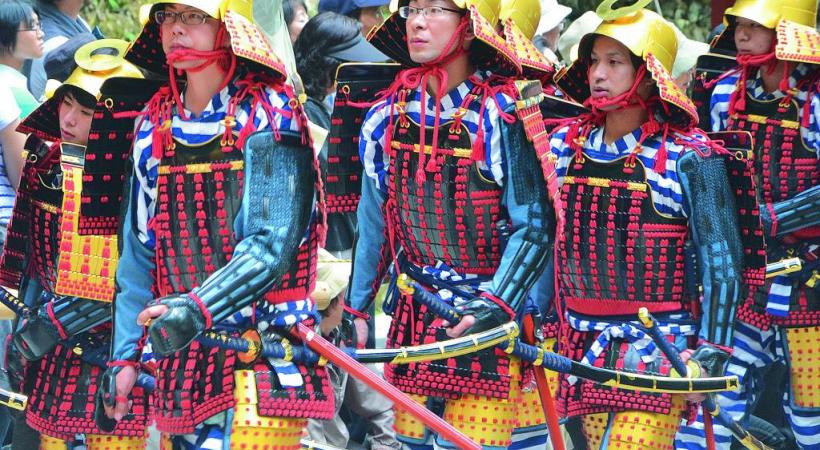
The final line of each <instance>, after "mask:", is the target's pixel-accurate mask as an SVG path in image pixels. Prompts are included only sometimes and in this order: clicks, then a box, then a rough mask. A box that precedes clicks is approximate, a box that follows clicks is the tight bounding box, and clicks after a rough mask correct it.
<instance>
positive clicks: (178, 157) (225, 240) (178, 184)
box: [152, 135, 333, 434]
mask: <svg viewBox="0 0 820 450" xmlns="http://www.w3.org/2000/svg"><path fill="white" fill-rule="evenodd" d="M220 137H221V135H220V136H216V137H215V138H214V139H213V140H212V141H210V142H208V143H205V144H203V145H200V146H196V147H191V146H186V145H184V144H182V143H181V142H178V141H174V146H173V148H170V149H167V150H166V151H165V152H164V156H163V159H162V161H161V163H160V166H159V168H158V177H157V214H156V216H155V218H154V221H153V223H152V227H153V229H154V231H155V236H156V255H157V280H156V291H157V292H156V295H157V296H158V297H159V296H165V295H169V294H174V293H183V292H189V291H191V290H192V289H193V288H194V287H196V286H199V285H200V284H201V283H202V282H203V281H204V280H205V279H206V278H208V276H210V275H211V274H212V273H213V272H215V271H216V270H218V269H220V268H221V267H223V266H224V265H225V264H226V263H227V262H228V261H229V260H230V258H231V255H232V254H233V250H234V247H235V245H236V243H237V241H236V236H235V234H234V219H235V218H236V216H237V214H238V213H239V208H240V204H241V198H242V189H243V159H242V152H241V150H240V149H238V148H230V147H229V148H227V149H224V148H223V146H222V145H221V142H220ZM318 234H319V233H318V232H317V231H316V226H315V225H312V226H311V228H310V237H309V239H307V240H306V241H305V242H304V243H302V245H301V246H300V248H299V250H298V254H297V258H296V260H295V261H294V262H293V265H292V266H291V268H290V269H289V271H288V273H287V274H286V275H285V276H284V277H283V278H282V280H281V281H280V282H279V283H278V284H277V285H276V286H275V287H274V288H273V289H271V290H270V291H269V292H268V293H267V294H266V295H265V299H266V300H267V301H268V302H270V303H282V302H285V301H289V300H302V299H305V298H308V296H309V294H310V292H311V291H312V289H313V285H314V281H315V275H316V273H315V267H316V253H317V250H318V239H319V237H318ZM240 368H242V367H240V362H239V361H238V359H237V356H236V353H235V352H234V351H232V350H226V349H221V348H215V347H213V348H212V347H206V346H203V345H201V344H199V343H198V342H194V343H192V344H191V346H190V347H188V348H186V349H183V350H181V351H179V352H177V353H175V354H174V355H172V356H170V357H168V358H165V359H162V360H160V362H159V367H158V372H159V373H158V376H157V389H156V393H155V400H156V401H155V407H156V409H155V416H156V420H157V426H158V428H159V429H160V430H161V431H163V432H168V433H174V434H186V433H191V432H193V430H194V427H195V425H196V424H198V423H201V422H202V421H203V420H205V419H207V418H208V417H210V416H212V415H214V414H216V413H219V412H221V411H224V410H226V409H228V408H231V407H233V406H234V375H233V372H234V371H235V370H237V369H240ZM249 368H253V369H254V370H255V372H256V378H257V390H258V392H257V394H258V399H259V403H258V405H257V406H258V409H259V414H260V415H265V416H272V417H314V418H315V417H318V418H330V417H331V416H332V412H333V409H332V398H333V396H332V392H331V388H330V385H329V384H328V381H327V377H326V376H325V375H324V368H322V367H316V368H305V367H299V370H300V372H301V373H302V375H303V378H304V380H305V384H304V385H303V386H302V387H301V388H298V389H282V388H281V387H280V386H279V384H278V381H277V378H276V374H275V373H274V371H273V369H272V368H271V367H270V365H269V364H268V363H267V362H266V361H261V360H259V361H257V362H256V363H254V364H252V365H251V367H249Z"/></svg>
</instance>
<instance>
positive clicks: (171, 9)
mask: <svg viewBox="0 0 820 450" xmlns="http://www.w3.org/2000/svg"><path fill="white" fill-rule="evenodd" d="M164 10H165V11H166V12H168V13H170V14H169V15H170V16H171V17H168V18H167V19H166V20H165V21H164V22H163V23H162V24H160V30H161V34H162V49H163V50H164V51H165V54H166V55H167V54H169V53H171V52H173V51H177V50H199V51H206V52H207V51H211V50H214V49H215V42H216V35H217V32H218V31H219V26H220V23H219V21H218V20H216V19H214V18H212V17H210V16H208V15H207V14H205V12H204V11H202V10H200V9H197V8H193V7H191V6H187V5H179V4H169V5H166V6H165V9H164ZM174 14H177V15H176V16H173V15H174ZM179 14H183V15H188V16H189V19H188V24H185V23H183V21H182V19H181V17H180V16H179ZM203 17H204V18H205V21H204V22H202V23H197V22H201V20H202V18H203ZM197 18H199V20H197ZM202 62H203V61H202V60H194V61H179V62H176V63H174V68H175V69H180V70H185V69H191V68H194V67H197V66H199V65H201V64H202Z"/></svg>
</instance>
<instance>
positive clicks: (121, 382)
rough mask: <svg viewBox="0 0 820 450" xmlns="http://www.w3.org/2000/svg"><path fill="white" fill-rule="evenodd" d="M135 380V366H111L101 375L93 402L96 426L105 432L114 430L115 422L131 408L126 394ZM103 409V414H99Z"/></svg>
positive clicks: (132, 386) (129, 391)
mask: <svg viewBox="0 0 820 450" xmlns="http://www.w3.org/2000/svg"><path fill="white" fill-rule="evenodd" d="M136 382H137V368H136V367H135V366H130V365H129V366H121V367H112V368H109V369H108V370H106V371H105V373H104V374H103V376H102V383H101V385H100V389H99V390H97V395H96V398H95V403H96V405H97V408H96V410H95V413H94V421H95V422H96V423H97V426H98V427H99V428H100V429H101V430H102V431H106V432H109V433H110V432H111V431H114V428H116V426H117V422H119V421H120V420H122V419H123V417H125V416H126V415H127V414H128V411H129V410H130V409H131V402H130V401H129V400H128V395H129V394H130V393H131V389H133V388H134V384H135V383H136ZM100 411H103V412H104V413H105V415H102V414H100Z"/></svg>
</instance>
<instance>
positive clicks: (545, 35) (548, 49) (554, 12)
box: [535, 0, 572, 61]
mask: <svg viewBox="0 0 820 450" xmlns="http://www.w3.org/2000/svg"><path fill="white" fill-rule="evenodd" d="M571 12H572V8H570V7H569V6H564V5H561V4H559V3H558V1H557V0H541V21H540V22H538V28H537V29H536V30H535V40H536V45H539V44H541V45H543V48H542V47H539V48H541V51H542V52H544V54H545V55H547V57H552V59H554V60H556V61H557V58H555V50H556V49H557V48H558V36H559V35H560V34H561V30H563V24H564V19H566V18H567V16H568V15H569V14H570V13H571Z"/></svg>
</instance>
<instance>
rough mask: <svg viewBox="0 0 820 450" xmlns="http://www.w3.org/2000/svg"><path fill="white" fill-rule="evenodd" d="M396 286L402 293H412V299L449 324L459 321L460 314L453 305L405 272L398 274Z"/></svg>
mask: <svg viewBox="0 0 820 450" xmlns="http://www.w3.org/2000/svg"><path fill="white" fill-rule="evenodd" d="M396 286H398V288H399V290H400V291H401V292H402V294H405V295H412V296H413V299H414V300H416V301H417V302H419V303H421V304H422V305H424V306H426V307H427V309H429V310H430V311H432V312H433V314H435V315H437V316H439V317H441V318H442V319H444V320H446V321H447V322H449V323H450V325H456V324H457V323H459V322H461V314H459V313H458V312H457V311H456V309H455V308H454V307H453V306H451V305H449V304H447V303H445V302H444V301H443V300H441V299H440V298H438V296H436V295H435V294H433V293H432V292H430V291H428V290H426V289H424V288H423V287H422V286H420V285H419V284H418V283H416V282H415V281H413V280H412V279H411V278H410V277H409V276H407V274H406V273H403V274H401V275H399V278H398V279H397V280H396Z"/></svg>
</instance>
